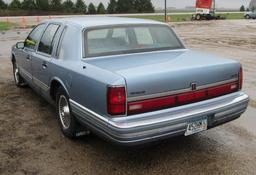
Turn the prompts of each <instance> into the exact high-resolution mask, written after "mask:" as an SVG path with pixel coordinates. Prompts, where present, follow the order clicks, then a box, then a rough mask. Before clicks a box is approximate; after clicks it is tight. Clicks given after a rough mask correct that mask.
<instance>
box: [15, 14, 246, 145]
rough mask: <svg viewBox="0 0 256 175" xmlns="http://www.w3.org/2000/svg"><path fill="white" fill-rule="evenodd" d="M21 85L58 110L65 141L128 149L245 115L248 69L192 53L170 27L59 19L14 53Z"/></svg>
mask: <svg viewBox="0 0 256 175" xmlns="http://www.w3.org/2000/svg"><path fill="white" fill-rule="evenodd" d="M11 61H12V63H13V73H14V80H15V83H16V85H17V86H18V87H23V86H27V85H29V86H30V87H32V88H33V89H34V90H35V91H36V92H38V93H39V94H41V95H42V96H43V97H44V98H45V99H46V100H47V101H49V102H50V103H51V104H53V105H55V106H56V110H57V115H58V119H59V124H60V127H61V130H62V132H63V134H64V135H65V136H67V137H70V138H74V137H77V136H80V135H82V134H87V133H89V131H90V132H94V133H96V134H98V135H99V136H102V137H103V138H105V139H108V140H110V141H113V142H115V143H119V144H122V145H136V144H143V143H146V142H152V141H156V140H161V139H166V138H169V137H173V136H180V135H185V136H189V135H192V134H196V133H198V132H201V131H205V130H207V129H210V128H213V127H215V126H218V125H220V124H223V123H226V122H229V121H232V120H234V119H237V118H239V117H240V116H241V114H242V113H244V112H245V110H246V108H247V105H248V101H249V97H248V96H247V95H246V94H245V93H244V92H242V91H241V89H242V82H243V72H242V67H241V65H240V63H238V62H236V61H233V60H230V59H225V58H219V57H216V56H211V55H207V54H202V53H197V52H194V51H191V50H189V49H187V48H186V47H185V46H184V44H183V43H182V42H181V40H180V39H179V38H178V37H177V35H176V34H175V32H174V31H173V30H172V29H171V28H170V27H169V26H168V25H167V24H164V23H160V22H156V21H150V20H142V19H129V18H113V17H83V18H66V19H54V20H49V21H46V22H43V23H41V24H39V25H38V26H36V27H35V28H34V29H33V30H32V31H31V33H30V34H29V35H28V37H27V38H26V40H25V41H24V42H19V43H17V44H16V45H15V46H14V47H13V49H12V57H11Z"/></svg>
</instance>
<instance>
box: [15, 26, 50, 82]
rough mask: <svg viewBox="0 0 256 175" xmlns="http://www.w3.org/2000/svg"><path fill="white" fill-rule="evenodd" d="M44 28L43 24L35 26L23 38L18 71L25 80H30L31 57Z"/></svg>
mask: <svg viewBox="0 0 256 175" xmlns="http://www.w3.org/2000/svg"><path fill="white" fill-rule="evenodd" d="M44 28H45V24H40V25H38V26H37V27H35V28H34V29H33V30H32V31H31V32H30V34H29V35H28V37H27V38H26V40H25V44H24V49H23V50H22V51H21V52H20V55H19V56H20V57H19V58H20V59H21V64H20V65H19V68H20V73H21V74H22V76H23V77H24V78H25V79H26V81H27V82H29V83H30V82H31V80H32V77H33V76H32V57H33V55H34V54H35V50H36V47H37V45H38V43H39V40H40V37H41V35H42V33H43V30H44Z"/></svg>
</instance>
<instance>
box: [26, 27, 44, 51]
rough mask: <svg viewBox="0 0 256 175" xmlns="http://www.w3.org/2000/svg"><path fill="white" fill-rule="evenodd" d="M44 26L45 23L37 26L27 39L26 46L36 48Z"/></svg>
mask: <svg viewBox="0 0 256 175" xmlns="http://www.w3.org/2000/svg"><path fill="white" fill-rule="evenodd" d="M44 28H45V24H40V25H38V26H37V27H35V28H34V30H32V32H31V33H30V34H29V35H28V37H27V39H26V40H25V44H24V47H26V48H29V49H33V50H35V47H36V45H37V43H38V42H39V40H40V37H41V35H42V33H43V30H44Z"/></svg>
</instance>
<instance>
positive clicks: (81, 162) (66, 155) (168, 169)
mask: <svg viewBox="0 0 256 175" xmlns="http://www.w3.org/2000/svg"><path fill="white" fill-rule="evenodd" d="M173 27H174V28H175V30H176V31H177V33H178V34H179V35H180V36H181V37H182V38H183V39H184V41H185V43H186V45H187V46H188V47H189V48H192V49H195V50H200V51H204V52H208V53H213V54H218V55H222V56H226V57H230V58H233V59H236V60H239V61H241V63H242V64H243V67H244V70H245V85H244V90H245V91H246V92H247V93H248V94H249V95H250V96H251V99H252V100H251V103H250V107H249V108H248V110H247V112H246V113H245V114H244V115H243V117H242V118H240V119H239V120H236V121H234V122H231V123H229V124H226V125H223V126H221V127H218V128H215V129H212V130H209V131H206V132H203V133H200V134H198V135H194V136H190V137H179V138H174V139H170V140H167V141H163V142H161V143H157V144H151V145H146V146H143V147H134V148H123V147H118V146H115V145H112V144H110V143H107V142H105V141H102V140H101V139H99V138H98V137H96V136H94V135H91V136H89V137H81V138H79V139H77V140H69V139H67V138H64V137H63V135H62V134H61V132H60V131H59V128H58V124H57V119H56V117H55V116H56V115H55V110H54V108H53V107H52V106H50V105H48V104H47V103H46V102H45V101H44V100H43V99H42V98H41V97H40V96H38V95H37V94H36V93H35V92H33V91H32V90H31V89H30V88H25V89H18V88H16V86H15V85H14V82H13V77H12V69H11V64H10V61H9V53H10V49H11V45H13V44H14V43H15V42H17V41H19V40H22V39H24V37H25V36H26V34H27V32H28V31H27V30H19V31H7V32H6V33H5V34H2V33H0V174H4V175H7V174H255V171H256V166H255V162H256V130H255V123H256V117H255V114H256V103H255V100H256V94H255V93H256V90H255V89H256V88H255V87H256V52H255V49H256V33H255V29H256V23H254V22H252V21H245V20H242V21H239V20H236V21H211V22H196V23H179V24H173Z"/></svg>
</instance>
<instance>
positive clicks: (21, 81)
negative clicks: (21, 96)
mask: <svg viewBox="0 0 256 175" xmlns="http://www.w3.org/2000/svg"><path fill="white" fill-rule="evenodd" d="M12 65H13V77H14V82H15V84H16V86H18V87H25V86H27V83H26V81H25V80H24V78H23V77H22V76H21V75H20V72H19V68H18V66H17V63H16V62H13V64H12Z"/></svg>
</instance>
